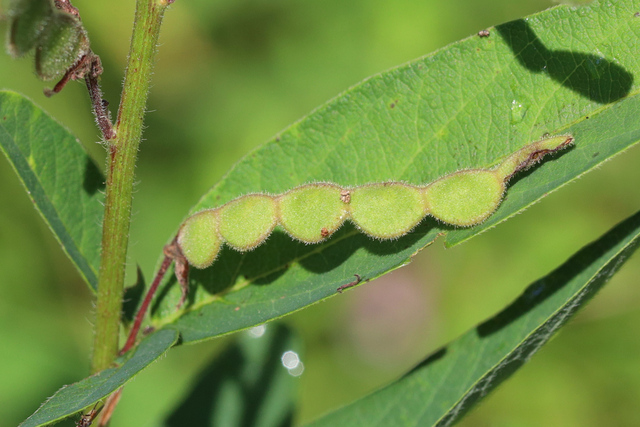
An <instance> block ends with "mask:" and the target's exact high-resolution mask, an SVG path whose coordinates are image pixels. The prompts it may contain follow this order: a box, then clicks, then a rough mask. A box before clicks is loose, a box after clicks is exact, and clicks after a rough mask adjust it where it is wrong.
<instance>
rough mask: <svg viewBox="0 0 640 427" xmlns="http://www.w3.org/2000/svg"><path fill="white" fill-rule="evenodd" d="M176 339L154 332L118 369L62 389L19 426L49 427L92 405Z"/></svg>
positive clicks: (174, 335)
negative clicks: (43, 426) (46, 426)
mask: <svg viewBox="0 0 640 427" xmlns="http://www.w3.org/2000/svg"><path fill="white" fill-rule="evenodd" d="M177 340H178V334H177V333H176V331H172V330H168V329H167V330H163V331H158V332H155V333H153V334H152V335H150V336H149V337H147V338H145V339H144V340H142V342H141V343H140V345H138V347H137V348H136V350H135V351H134V352H133V354H132V355H131V357H130V358H129V359H128V360H126V361H125V362H124V363H122V365H121V366H119V367H117V368H112V369H106V370H104V371H102V372H100V373H98V374H96V375H93V376H91V377H88V378H85V379H83V380H82V381H78V382H77V383H74V384H71V385H68V386H64V387H62V388H61V389H60V390H58V391H57V392H56V393H55V394H54V395H53V396H52V397H51V398H49V399H48V400H47V401H46V402H45V403H43V404H42V406H41V407H40V408H39V409H38V410H37V411H36V412H34V413H33V415H31V416H30V417H29V418H27V419H26V420H25V421H24V422H23V423H22V424H20V427H36V426H41V425H47V424H51V423H53V422H56V421H59V420H61V419H63V418H66V417H68V416H71V415H73V414H75V413H77V412H79V411H82V410H83V409H85V408H87V407H89V406H93V405H95V403H96V402H98V401H99V400H101V399H104V398H105V397H107V396H109V395H110V394H111V393H113V392H114V391H116V390H117V389H119V388H120V387H122V386H123V385H124V384H125V383H126V382H127V381H129V380H130V379H131V378H133V377H134V376H135V375H136V374H138V373H139V372H140V371H141V370H143V369H144V368H145V367H147V366H149V365H150V364H151V362H153V361H155V360H157V359H158V358H160V357H161V356H162V355H163V354H164V353H165V352H166V351H167V350H169V348H171V346H172V345H174V344H175V343H176V342H177Z"/></svg>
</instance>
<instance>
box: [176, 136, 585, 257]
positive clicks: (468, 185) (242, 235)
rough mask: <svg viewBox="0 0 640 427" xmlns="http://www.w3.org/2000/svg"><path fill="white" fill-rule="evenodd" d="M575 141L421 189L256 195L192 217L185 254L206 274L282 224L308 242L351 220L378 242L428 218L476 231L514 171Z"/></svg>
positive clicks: (524, 151)
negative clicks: (228, 252)
mask: <svg viewBox="0 0 640 427" xmlns="http://www.w3.org/2000/svg"><path fill="white" fill-rule="evenodd" d="M572 142H573V137H572V136H571V135H561V136H556V137H552V138H547V139H543V140H541V141H538V142H534V143H532V144H529V145H527V146H525V147H523V148H521V149H520V150H518V151H516V152H515V153H513V154H511V155H510V156H507V157H506V158H505V159H504V160H503V161H502V162H500V164H498V165H497V166H496V167H494V168H487V169H471V170H462V171H458V172H454V173H452V174H449V175H446V176H444V177H442V178H440V179H437V180H436V181H434V182H432V183H431V184H428V185H422V186H414V185H409V184H404V183H400V182H384V183H374V184H367V185H363V186H360V187H346V188H345V187H339V186H338V185H335V184H329V183H319V184H307V185H302V186H300V187H297V188H294V189H292V190H290V191H287V192H286V193H284V194H282V195H280V196H268V195H265V194H249V195H246V196H242V197H239V198H237V199H235V200H232V201H231V202H229V203H227V204H226V205H223V206H222V207H220V208H217V209H208V210H204V211H201V212H198V213H196V214H194V215H192V216H191V217H189V218H187V220H186V221H185V222H184V224H183V225H182V227H180V230H179V231H178V236H177V244H178V251H179V252H178V253H180V252H181V254H182V255H184V259H186V262H188V263H189V264H191V265H193V266H195V267H198V268H204V267H207V266H208V265H210V264H211V263H212V262H213V261H214V260H215V258H216V256H217V255H218V252H219V251H220V247H221V245H222V244H223V243H224V242H227V244H229V245H230V246H231V247H233V248H235V249H236V250H239V251H248V250H251V249H253V248H254V247H256V246H257V245H259V244H260V243H262V242H264V241H265V240H266V239H267V237H268V236H269V234H271V232H272V231H273V229H274V227H275V226H276V225H277V224H280V225H282V227H283V228H284V230H285V231H286V232H287V233H288V234H289V235H290V236H291V237H293V238H294V239H298V240H301V241H303V242H305V243H317V242H320V241H322V240H324V239H326V238H328V237H329V236H330V235H331V234H332V233H333V232H335V231H336V230H337V229H338V228H339V227H340V226H341V225H342V224H343V223H344V221H345V220H347V219H350V220H351V222H353V223H354V224H355V225H356V226H357V227H358V228H359V229H360V230H362V231H363V232H364V233H365V234H367V235H368V236H370V237H374V238H377V239H395V238H398V237H400V236H403V235H405V234H407V233H408V232H410V231H411V230H412V229H413V228H414V227H415V226H416V225H418V223H419V222H420V221H421V220H422V219H423V218H424V217H425V216H426V215H431V216H433V217H434V218H436V219H438V220H440V221H442V222H443V223H446V224H450V225H453V226H457V227H468V226H472V225H476V224H479V223H481V222H482V221H484V220H485V219H487V218H488V217H489V216H490V215H491V214H493V212H494V211H495V210H496V209H497V208H498V206H499V205H500V202H501V201H502V198H503V196H504V193H505V190H506V184H507V182H508V181H509V179H510V178H511V177H512V176H513V175H514V174H515V173H517V172H518V171H520V170H523V169H526V168H528V167H530V166H531V165H533V164H534V163H536V162H538V161H539V160H540V159H542V157H544V156H545V155H546V154H549V153H554V152H556V151H558V150H561V149H563V148H565V147H567V146H568V145H570V144H571V143H572ZM178 258H180V257H176V259H178ZM180 259H181V262H183V263H184V262H185V261H184V259H182V258H180Z"/></svg>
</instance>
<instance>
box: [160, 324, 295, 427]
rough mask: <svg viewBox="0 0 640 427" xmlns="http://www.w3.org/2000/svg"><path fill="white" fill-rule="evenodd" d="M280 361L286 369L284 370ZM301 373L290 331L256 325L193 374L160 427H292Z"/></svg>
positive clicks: (279, 325)
mask: <svg viewBox="0 0 640 427" xmlns="http://www.w3.org/2000/svg"><path fill="white" fill-rule="evenodd" d="M287 358H289V359H291V360H289V362H288V361H287V360H288V359H287ZM296 360H297V362H296ZM294 362H296V363H294ZM284 363H291V365H288V368H287V367H285V366H284ZM294 365H295V366H294ZM302 369H303V365H302V362H300V343H299V341H298V340H297V339H296V338H295V337H294V336H293V333H292V332H291V330H289V329H288V328H286V327H285V326H283V325H281V324H277V323H275V324H269V325H263V326H257V327H256V328H254V329H252V330H250V331H248V332H246V333H244V334H242V335H240V336H239V337H238V340H237V341H236V342H235V343H234V344H233V345H231V346H230V347H229V348H228V349H226V350H225V351H224V352H223V353H222V354H220V355H219V356H218V357H216V358H215V359H214V360H213V361H212V363H211V364H210V365H209V366H207V367H206V369H205V370H204V371H203V372H201V373H199V374H198V376H197V378H198V381H197V382H196V383H195V384H194V387H193V388H192V389H191V391H190V392H189V394H188V395H187V396H186V398H185V399H184V401H183V402H182V403H180V405H179V406H178V407H177V408H175V410H173V411H172V413H171V415H170V416H169V417H168V418H167V419H166V420H165V422H164V423H163V425H165V426H167V427H173V426H175V427H179V426H185V425H189V426H216V427H225V426H229V427H234V426H244V427H285V426H288V425H291V423H292V420H293V409H294V402H295V398H296V393H295V391H296V384H297V382H298V380H297V379H296V378H295V376H294V375H299V374H300V373H302Z"/></svg>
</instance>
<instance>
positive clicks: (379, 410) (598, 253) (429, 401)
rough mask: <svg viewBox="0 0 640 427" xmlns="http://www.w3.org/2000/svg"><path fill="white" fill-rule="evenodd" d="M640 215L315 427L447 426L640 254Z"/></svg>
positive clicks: (485, 394)
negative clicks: (390, 382)
mask: <svg viewBox="0 0 640 427" xmlns="http://www.w3.org/2000/svg"><path fill="white" fill-rule="evenodd" d="M639 243H640V212H638V213H636V214H635V215H633V216H631V217H630V218H628V219H627V220H625V221H623V222H622V223H620V224H619V225H617V226H616V227H614V228H613V229H611V230H609V232H607V233H606V234H605V235H603V236H602V237H600V239H598V240H597V241H595V242H592V243H591V244H589V245H588V246H586V247H584V248H583V249H581V250H580V251H579V252H577V253H576V254H575V255H573V256H572V257H571V258H570V259H569V260H568V261H566V262H565V263H564V264H563V265H561V266H560V267H559V268H558V269H556V270H555V271H553V272H551V273H550V274H549V275H547V276H546V277H543V278H542V279H540V280H538V281H536V282H534V283H533V284H532V285H531V286H529V287H528V288H527V289H526V290H525V291H524V293H523V294H522V295H521V296H520V297H519V298H518V299H517V300H515V301H514V302H513V303H512V304H511V305H510V306H508V307H507V308H506V309H504V310H503V311H502V312H500V313H499V314H497V315H496V316H495V317H493V318H491V319H489V320H487V321H486V322H484V323H482V324H481V325H479V326H478V327H476V328H475V329H472V330H470V331H469V332H467V333H465V334H464V335H462V336H461V337H460V338H458V339H456V340H455V341H453V342H451V343H450V344H448V345H447V346H445V347H444V348H442V349H440V350H438V351H436V352H435V353H434V354H432V355H431V356H429V357H428V358H427V359H425V360H424V361H423V362H422V363H420V364H419V365H418V366H416V367H415V368H414V369H413V370H412V371H410V372H409V373H408V374H406V375H405V376H404V377H402V378H401V379H399V380H397V381H396V382H394V383H393V384H391V385H389V386H387V387H384V388H383V389H381V390H379V391H377V392H375V393H373V394H371V395H369V396H366V397H364V398H362V399H360V400H358V401H356V402H354V403H352V404H350V405H348V406H345V407H343V408H341V409H339V410H337V411H336V412H334V413H332V414H329V415H327V416H325V417H323V418H321V419H320V420H318V421H316V422H314V423H311V425H312V426H315V427H322V426H337V425H340V426H343V425H344V426H347V425H348V426H354V427H357V426H367V427H371V426H389V425H404V426H446V425H452V424H453V423H454V422H455V421H457V420H459V419H460V418H461V417H462V416H463V415H464V414H465V413H466V412H467V411H468V410H469V409H471V407H472V406H473V405H474V404H476V403H478V401H480V400H481V399H482V398H484V397H485V396H487V395H488V393H489V392H491V391H492V390H493V389H494V388H496V387H497V386H498V385H499V384H500V383H501V382H502V381H504V380H506V379H507V378H508V377H510V376H511V375H512V374H513V373H514V372H515V371H516V370H517V369H519V368H520V367H522V366H523V365H524V363H525V362H527V361H528V360H529V359H530V358H531V356H533V354H534V353H535V352H536V351H538V349H540V347H542V346H543V345H544V344H545V343H546V342H547V341H548V340H549V339H550V338H551V337H552V336H553V334H554V333H556V332H557V331H558V329H559V328H560V327H562V326H563V325H564V324H565V323H566V322H567V321H568V320H569V319H570V318H571V316H573V315H574V314H575V313H576V312H577V311H578V310H579V309H581V308H582V307H583V306H584V305H585V304H586V303H587V302H588V301H589V300H590V299H591V298H592V297H593V296H594V295H595V294H596V292H598V291H599V290H600V288H602V287H603V286H604V285H605V284H606V283H607V281H608V280H609V279H610V278H611V277H612V276H613V275H614V274H615V273H616V272H617V271H618V270H619V269H620V267H621V266H622V265H623V264H624V263H625V262H626V261H627V260H628V259H629V257H630V256H631V255H632V254H633V253H634V252H635V250H636V249H637V248H638V244H639Z"/></svg>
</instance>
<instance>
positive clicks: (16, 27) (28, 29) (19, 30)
mask: <svg viewBox="0 0 640 427" xmlns="http://www.w3.org/2000/svg"><path fill="white" fill-rule="evenodd" d="M53 13H54V10H53V4H52V3H51V0H19V1H14V2H13V4H12V5H11V7H10V9H9V13H8V14H9V17H10V18H11V25H10V27H9V37H8V41H9V42H8V44H7V50H8V51H9V54H11V55H12V56H13V57H15V58H17V57H20V56H22V55H24V54H25V53H27V52H29V51H30V50H31V49H33V48H34V47H36V45H37V43H38V41H39V40H40V38H41V36H42V34H43V32H44V31H45V28H46V27H47V25H48V23H49V20H50V19H51V17H52V16H53Z"/></svg>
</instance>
